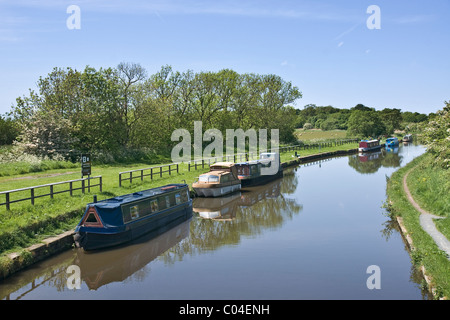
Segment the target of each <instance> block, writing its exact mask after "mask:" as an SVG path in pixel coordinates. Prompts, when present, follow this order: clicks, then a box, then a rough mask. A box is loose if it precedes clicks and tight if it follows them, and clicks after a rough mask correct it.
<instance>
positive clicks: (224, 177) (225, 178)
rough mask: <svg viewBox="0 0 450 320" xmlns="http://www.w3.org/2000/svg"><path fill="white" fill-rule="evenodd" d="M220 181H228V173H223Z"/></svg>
mask: <svg viewBox="0 0 450 320" xmlns="http://www.w3.org/2000/svg"><path fill="white" fill-rule="evenodd" d="M220 182H221V183H224V182H230V175H229V174H225V175H223V176H222V177H221V178H220Z"/></svg>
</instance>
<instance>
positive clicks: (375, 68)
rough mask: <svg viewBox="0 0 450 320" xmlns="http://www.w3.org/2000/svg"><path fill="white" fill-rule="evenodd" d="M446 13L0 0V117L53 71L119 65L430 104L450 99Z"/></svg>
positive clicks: (403, 7)
mask: <svg viewBox="0 0 450 320" xmlns="http://www.w3.org/2000/svg"><path fill="white" fill-rule="evenodd" d="M70 5H77V6H78V7H79V8H80V10H81V13H80V26H81V29H78V30H77V29H73V30H70V29H69V28H67V25H66V20H67V19H68V18H69V17H70V15H71V14H70V13H67V8H68V7H69V6H70ZM370 5H377V6H378V7H379V8H380V13H381V15H380V26H381V29H369V28H368V27H367V25H366V21H367V19H368V18H369V17H370V16H371V14H369V13H367V8H368V7H369V6H370ZM449 20H450V1H448V0H433V1H416V0H408V1H406V0H396V1H393V0H390V1H385V0H371V1H365V0H346V1H336V0H335V1H332V0H315V1H313V0H307V1H300V0H297V1H293V0H291V1H288V0H278V1H268V0H259V1H256V0H254V1H250V0H240V1H238V0H227V1H221V0H216V1H206V0H204V1H200V0H166V1H162V0H159V1H139V0H131V1H117V0H99V1H96V0H91V1H75V0H73V1H62V0H47V1H46V0H42V1H33V0H0V70H1V76H0V114H2V113H5V112H7V111H9V110H10V108H11V105H12V104H14V103H15V98H16V97H18V96H22V95H27V94H28V89H29V88H32V89H35V88H36V82H37V80H38V79H39V77H40V76H46V75H47V74H48V73H49V72H51V70H52V69H53V68H54V67H72V68H76V69H80V70H81V69H84V67H85V66H86V65H89V66H92V67H95V68H100V67H105V68H107V67H115V66H117V64H119V63H120V62H136V63H140V64H141V65H142V66H143V67H145V68H146V69H147V71H148V73H149V74H152V73H154V72H156V71H158V70H159V69H160V68H161V66H163V65H171V66H172V67H173V69H174V70H177V71H186V70H188V69H191V70H193V71H196V72H198V71H218V70H221V69H224V68H229V69H233V70H235V71H237V72H239V73H258V74H269V73H271V74H277V75H279V76H281V77H282V78H283V79H285V80H287V81H291V82H292V83H293V85H295V86H297V87H298V88H299V89H300V91H301V92H302V94H303V98H302V99H299V100H298V101H297V103H296V105H295V107H297V108H303V107H304V106H305V105H306V104H309V103H314V104H316V105H332V106H334V107H338V108H351V107H353V106H355V105H356V104H358V103H362V104H364V105H366V106H369V107H374V108H376V109H377V110H381V109H383V108H386V107H387V108H400V109H401V110H402V111H413V112H416V111H417V112H421V113H430V112H435V111H437V110H439V109H442V108H443V106H444V101H447V100H450V76H449V71H450V58H449V56H448V53H449V52H450V50H449V49H450V41H449V40H450V23H449V22H448V21H449Z"/></svg>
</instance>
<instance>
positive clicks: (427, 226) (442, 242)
mask: <svg viewBox="0 0 450 320" xmlns="http://www.w3.org/2000/svg"><path fill="white" fill-rule="evenodd" d="M412 170H414V168H413V169H411V170H409V171H408V172H407V173H406V174H405V176H404V177H403V189H404V190H405V193H406V196H407V198H408V200H409V202H410V203H411V204H412V205H413V206H414V208H416V210H417V211H419V212H420V216H419V221H420V225H421V227H422V229H423V230H424V231H425V232H427V233H428V234H429V235H430V236H431V237H432V238H433V240H434V241H435V242H436V244H437V246H438V247H439V249H441V250H442V251H445V252H446V253H447V258H448V259H449V260H450V241H449V240H448V239H447V238H446V237H445V236H444V235H443V234H442V233H441V232H440V231H439V230H438V229H437V228H436V225H435V224H434V221H433V219H442V218H443V217H440V216H436V215H433V214H431V213H429V212H428V211H425V210H424V209H422V208H421V207H420V206H419V204H417V202H416V201H415V200H414V198H413V197H412V195H411V192H410V191H409V188H408V184H407V183H406V179H407V178H408V175H409V173H410V172H411V171H412Z"/></svg>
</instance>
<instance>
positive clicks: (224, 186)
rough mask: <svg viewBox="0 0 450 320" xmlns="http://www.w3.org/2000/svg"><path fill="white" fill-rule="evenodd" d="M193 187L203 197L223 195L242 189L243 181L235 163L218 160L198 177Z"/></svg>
mask: <svg viewBox="0 0 450 320" xmlns="http://www.w3.org/2000/svg"><path fill="white" fill-rule="evenodd" d="M192 188H193V189H194V190H195V192H196V193H197V195H199V196H201V197H221V196H224V195H227V194H230V193H233V192H235V191H238V190H240V189H241V181H240V180H239V178H238V173H237V170H236V166H235V164H234V163H232V162H217V163H215V164H213V165H211V166H210V167H209V172H207V173H204V174H201V175H200V176H199V177H198V181H196V182H194V183H193V184H192Z"/></svg>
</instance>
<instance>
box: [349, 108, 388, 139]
mask: <svg viewBox="0 0 450 320" xmlns="http://www.w3.org/2000/svg"><path fill="white" fill-rule="evenodd" d="M347 124H348V129H347V130H348V134H349V135H352V136H360V137H378V136H379V135H381V134H384V133H385V130H386V128H385V126H384V124H383V122H382V121H381V118H380V116H379V115H378V113H377V112H376V111H362V110H354V111H352V113H351V115H350V117H349V119H348V123H347Z"/></svg>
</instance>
